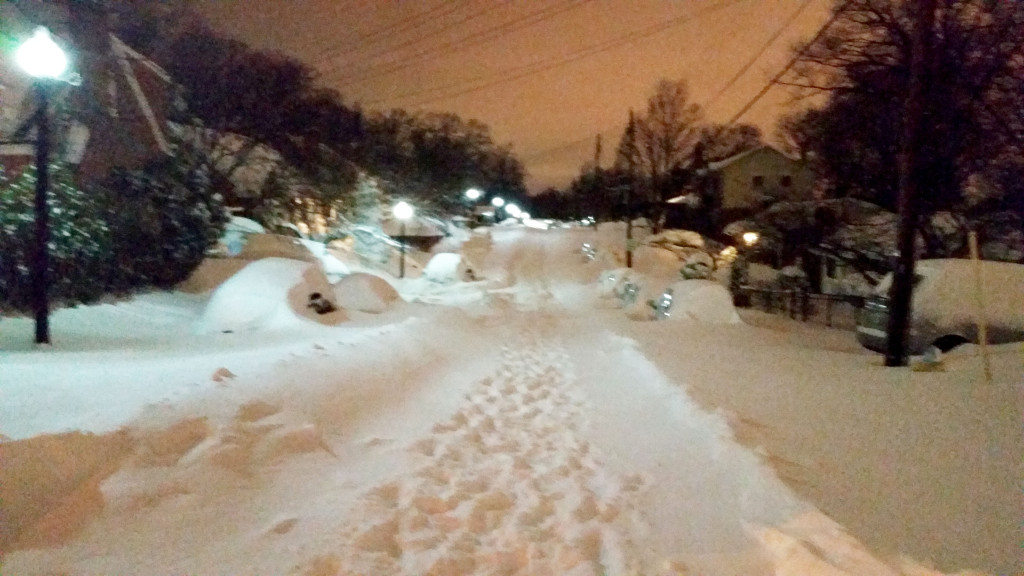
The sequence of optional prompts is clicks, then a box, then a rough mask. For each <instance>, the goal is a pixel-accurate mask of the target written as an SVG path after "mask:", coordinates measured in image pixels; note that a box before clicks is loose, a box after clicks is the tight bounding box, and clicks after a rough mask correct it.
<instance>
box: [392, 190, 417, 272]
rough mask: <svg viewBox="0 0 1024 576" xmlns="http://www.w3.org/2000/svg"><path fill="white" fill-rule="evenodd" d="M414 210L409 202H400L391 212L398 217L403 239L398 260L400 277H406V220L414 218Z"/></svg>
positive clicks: (400, 233)
mask: <svg viewBox="0 0 1024 576" xmlns="http://www.w3.org/2000/svg"><path fill="white" fill-rule="evenodd" d="M413 212H414V210H413V209H412V206H410V205H409V203H408V202H399V203H398V204H395V207H394V208H392V209H391V213H392V214H394V215H395V218H397V219H398V222H399V225H400V229H399V236H400V237H401V239H402V245H401V256H400V257H399V260H398V277H399V278H405V221H406V220H408V219H409V218H412V215H413Z"/></svg>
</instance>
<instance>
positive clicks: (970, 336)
mask: <svg viewBox="0 0 1024 576" xmlns="http://www.w3.org/2000/svg"><path fill="white" fill-rule="evenodd" d="M977 264H978V268H979V269H980V272H981V274H980V280H981V284H980V286H978V285H977V280H976V276H975V269H974V266H975V263H974V262H972V261H971V260H961V259H935V260H921V261H919V262H918V263H917V265H916V266H915V268H914V292H913V297H912V299H911V313H910V327H909V334H908V338H907V353H909V354H913V355H918V354H924V353H926V352H927V351H928V350H929V349H930V348H932V347H934V348H935V349H937V350H938V351H940V352H947V351H949V350H951V349H953V348H955V347H956V346H959V345H960V344H965V343H969V342H970V343H975V344H977V343H980V342H981V323H982V322H984V324H985V328H986V334H987V338H986V341H987V342H988V343H989V344H1004V343H1007V342H1017V341H1024V264H1015V263H1012V262H993V261H981V262H978V263H977ZM891 284H892V274H889V275H887V276H886V277H885V278H883V279H882V281H881V282H880V283H879V285H878V287H877V288H876V289H875V294H876V296H874V297H871V298H868V299H867V300H866V301H865V303H864V308H863V309H862V310H861V311H860V313H859V314H858V317H857V341H858V342H860V344H861V345H862V346H864V347H865V348H867V349H869V350H873V351H875V352H885V348H886V342H887V340H888V338H887V335H886V330H887V328H888V323H889V300H888V298H887V297H886V296H885V295H886V294H888V292H889V287H890V286H891ZM979 294H980V296H981V298H980V301H979V298H978V295H979ZM979 304H980V306H979Z"/></svg>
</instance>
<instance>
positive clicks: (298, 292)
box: [196, 258, 347, 334]
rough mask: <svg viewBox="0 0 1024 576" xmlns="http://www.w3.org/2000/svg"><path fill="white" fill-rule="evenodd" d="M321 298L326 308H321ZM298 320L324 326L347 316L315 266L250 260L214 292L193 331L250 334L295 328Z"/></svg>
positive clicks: (284, 259)
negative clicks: (302, 319) (339, 307)
mask: <svg viewBox="0 0 1024 576" xmlns="http://www.w3.org/2000/svg"><path fill="white" fill-rule="evenodd" d="M320 302H326V303H328V304H329V306H326V307H319V306H320V305H319V303H320ZM318 308H319V310H320V311H319V312H318ZM301 318H305V319H307V320H311V321H313V322H317V323H320V324H325V325H335V324H339V323H341V322H344V321H345V320H346V319H347V317H346V315H345V313H344V312H343V311H341V310H340V309H338V306H337V304H336V303H335V302H334V290H333V289H332V288H331V285H330V283H329V282H328V281H327V278H326V277H325V276H324V274H323V272H321V271H320V268H319V267H318V266H317V265H316V264H314V263H307V262H301V261H298V260H290V259H287V258H264V259H261V260H257V261H255V262H252V263H250V264H248V265H247V266H246V267H245V268H242V269H241V270H240V271H239V272H238V273H237V274H235V275H234V276H232V277H231V278H229V279H228V280H227V281H226V282H224V283H223V284H221V285H220V287H218V288H217V289H216V290H215V291H214V292H213V296H212V297H211V298H210V302H209V303H208V304H207V305H206V309H205V310H204V311H203V314H202V317H201V318H200V319H199V322H198V325H197V327H196V330H197V332H198V333H199V334H208V333H211V332H250V331H254V330H261V329H274V328H283V327H288V326H294V325H295V324H297V323H300V322H301V320H300V319H301Z"/></svg>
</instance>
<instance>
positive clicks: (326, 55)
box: [313, 0, 465, 62]
mask: <svg viewBox="0 0 1024 576" xmlns="http://www.w3.org/2000/svg"><path fill="white" fill-rule="evenodd" d="M371 1H373V0H371ZM464 6H465V4H464V3H461V2H459V3H455V2H449V1H448V0H441V2H440V3H439V4H437V5H436V6H434V7H432V8H428V9H427V10H424V11H422V12H417V13H415V14H411V15H409V16H406V17H404V18H400V19H398V20H396V21H395V22H392V23H390V24H386V25H384V26H380V27H378V28H376V29H374V30H371V31H369V32H365V33H363V34H359V35H357V36H356V37H355V38H354V39H352V40H351V41H350V42H346V43H344V44H343V45H340V46H334V47H329V48H326V49H324V50H322V51H321V52H320V53H319V54H317V55H316V56H315V57H314V58H313V60H314V62H322V61H325V60H326V61H332V60H335V59H337V58H338V57H342V56H346V55H348V54H352V53H354V52H358V51H360V50H362V49H365V48H367V47H368V46H373V45H375V44H379V43H380V41H381V40H386V39H387V38H390V37H391V36H392V35H394V34H397V33H400V32H405V31H407V30H415V29H416V28H419V27H421V26H423V25H424V24H426V23H429V22H431V21H433V20H434V19H437V18H444V17H445V16H448V15H449V14H451V13H453V12H456V11H458V10H461V9H462V8H463V7H464Z"/></svg>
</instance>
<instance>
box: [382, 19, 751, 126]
mask: <svg viewBox="0 0 1024 576" xmlns="http://www.w3.org/2000/svg"><path fill="white" fill-rule="evenodd" d="M748 1H749V0H731V1H726V2H722V3H720V4H717V5H715V6H709V7H707V8H704V9H702V10H699V11H697V12H696V13H693V14H686V15H683V16H677V17H675V18H671V19H669V20H666V21H664V22H661V23H658V24H656V25H654V26H649V27H646V28H643V29H640V30H635V31H633V32H630V33H627V34H623V35H620V36H618V37H616V38H613V39H611V40H606V41H604V42H600V43H597V44H594V45H591V46H588V47H586V48H582V49H580V50H577V51H575V52H572V53H570V54H569V55H567V56H562V57H557V58H552V59H548V60H541V61H538V62H533V63H531V64H527V65H523V66H519V67H516V68H512V69H509V70H505V71H503V72H502V75H501V77H500V78H498V79H496V80H492V81H484V82H483V83H482V84H478V85H474V86H470V87H468V88H466V89H462V90H457V91H452V92H446V93H443V94H441V95H439V96H437V97H434V98H429V99H426V100H421V101H416V102H414V103H412V104H410V106H424V105H426V104H432V103H434V102H438V101H441V100H446V99H450V98H456V97H459V96H463V95H466V94H471V93H473V92H479V91H481V90H486V89H488V88H492V87H494V86H498V85H501V84H505V83H508V82H513V81H515V80H520V79H522V78H526V77H528V76H533V75H535V74H539V73H541V72H546V71H548V70H552V69H555V68H559V67H562V66H565V65H568V64H572V63H574V62H577V61H579V60H582V59H584V58H588V57H590V56H594V55H596V54H601V53H604V52H608V51H610V50H613V49H615V48H619V47H621V46H624V45H626V44H631V43H634V42H636V41H637V40H640V39H642V38H646V37H650V36H653V35H656V34H659V33H661V32H664V31H666V30H669V29H671V28H674V27H677V26H682V25H684V24H688V23H690V22H692V21H694V20H697V19H698V18H701V17H704V16H706V15H708V14H711V13H713V12H716V11H719V10H722V9H724V8H728V7H731V6H734V5H736V4H740V3H742V2H748ZM471 82H472V81H471ZM393 100H394V99H393V98H389V99H388V101H393ZM377 102H380V101H377Z"/></svg>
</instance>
